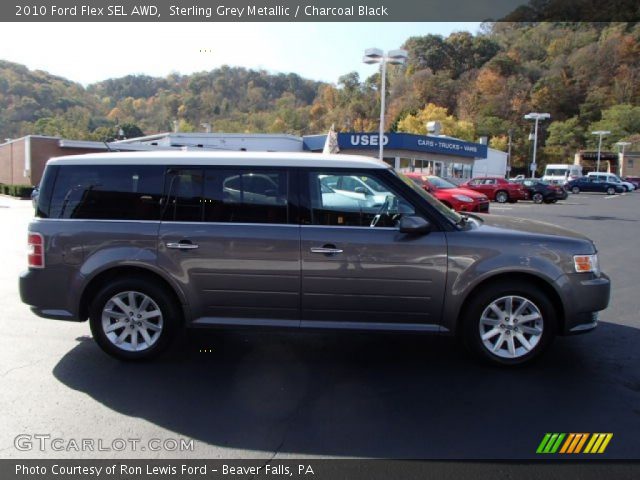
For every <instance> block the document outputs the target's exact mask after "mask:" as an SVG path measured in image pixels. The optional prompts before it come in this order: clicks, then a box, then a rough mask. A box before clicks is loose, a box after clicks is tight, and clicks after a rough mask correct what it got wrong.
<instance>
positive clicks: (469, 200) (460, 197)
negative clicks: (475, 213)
mask: <svg viewBox="0 0 640 480" xmlns="http://www.w3.org/2000/svg"><path fill="white" fill-rule="evenodd" d="M453 198H455V199H456V200H459V201H461V202H465V203H473V198H471V197H467V196H466V195H454V196H453Z"/></svg>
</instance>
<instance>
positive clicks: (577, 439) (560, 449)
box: [536, 433, 613, 454]
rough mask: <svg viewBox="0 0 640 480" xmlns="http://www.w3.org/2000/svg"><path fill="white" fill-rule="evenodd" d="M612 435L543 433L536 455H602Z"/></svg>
mask: <svg viewBox="0 0 640 480" xmlns="http://www.w3.org/2000/svg"><path fill="white" fill-rule="evenodd" d="M612 438H613V433H569V434H566V433H545V435H544V437H543V438H542V441H541V442H540V445H538V448H537V450H536V453H541V454H553V453H565V454H577V453H591V454H594V453H596V454H598V453H604V451H605V450H606V449H607V447H608V446H609V442H611V439H612Z"/></svg>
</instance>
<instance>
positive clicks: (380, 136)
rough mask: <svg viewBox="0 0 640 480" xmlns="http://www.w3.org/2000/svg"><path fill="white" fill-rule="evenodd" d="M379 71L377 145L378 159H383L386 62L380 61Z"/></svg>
mask: <svg viewBox="0 0 640 480" xmlns="http://www.w3.org/2000/svg"><path fill="white" fill-rule="evenodd" d="M380 71H381V72H382V79H381V80H380V81H381V82H382V86H381V87H380V88H381V91H382V93H381V95H380V128H379V132H380V133H379V134H378V143H379V147H378V157H379V158H380V161H382V160H383V150H384V147H383V146H382V144H383V143H384V108H385V104H386V101H385V100H386V94H385V92H386V89H387V62H384V61H383V62H381V65H380Z"/></svg>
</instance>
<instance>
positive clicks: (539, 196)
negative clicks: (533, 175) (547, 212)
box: [531, 192, 544, 204]
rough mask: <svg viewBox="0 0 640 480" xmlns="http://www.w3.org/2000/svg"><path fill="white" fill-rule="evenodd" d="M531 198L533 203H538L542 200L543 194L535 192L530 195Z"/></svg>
mask: <svg viewBox="0 0 640 480" xmlns="http://www.w3.org/2000/svg"><path fill="white" fill-rule="evenodd" d="M531 200H533V203H537V204H540V203H542V201H543V200H544V196H543V195H542V194H541V193H540V192H536V193H534V194H533V196H532V197H531Z"/></svg>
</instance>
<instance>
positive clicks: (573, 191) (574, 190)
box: [571, 187, 580, 194]
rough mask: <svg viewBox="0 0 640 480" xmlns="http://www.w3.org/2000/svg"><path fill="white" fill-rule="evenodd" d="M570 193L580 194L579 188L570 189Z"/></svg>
mask: <svg viewBox="0 0 640 480" xmlns="http://www.w3.org/2000/svg"><path fill="white" fill-rule="evenodd" d="M571 193H575V194H578V193H580V188H578V187H571Z"/></svg>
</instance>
